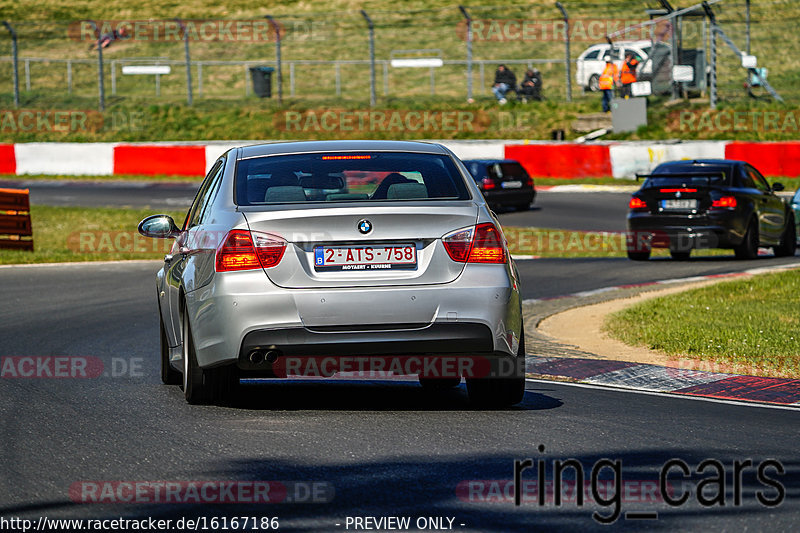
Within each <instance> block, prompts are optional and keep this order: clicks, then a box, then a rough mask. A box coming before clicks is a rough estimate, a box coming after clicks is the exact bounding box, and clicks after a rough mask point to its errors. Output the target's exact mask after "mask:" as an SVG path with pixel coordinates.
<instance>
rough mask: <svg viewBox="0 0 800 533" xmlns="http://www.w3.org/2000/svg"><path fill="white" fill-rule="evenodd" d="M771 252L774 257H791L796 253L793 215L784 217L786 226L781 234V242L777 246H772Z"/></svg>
mask: <svg viewBox="0 0 800 533" xmlns="http://www.w3.org/2000/svg"><path fill="white" fill-rule="evenodd" d="M772 251H773V252H774V253H775V256H776V257H792V256H793V255H794V254H795V252H796V251H797V227H796V225H795V222H794V215H793V214H791V213H790V214H789V215H788V216H787V217H786V226H784V228H783V233H781V242H780V244H778V246H773V247H772Z"/></svg>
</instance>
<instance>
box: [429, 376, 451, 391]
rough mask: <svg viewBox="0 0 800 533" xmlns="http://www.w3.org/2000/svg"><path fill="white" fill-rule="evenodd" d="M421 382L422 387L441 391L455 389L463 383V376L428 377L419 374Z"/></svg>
mask: <svg viewBox="0 0 800 533" xmlns="http://www.w3.org/2000/svg"><path fill="white" fill-rule="evenodd" d="M419 384H420V385H422V388H423V389H425V390H429V391H440V390H449V389H454V388H456V387H458V386H459V385H461V378H460V377H457V378H426V377H423V376H419Z"/></svg>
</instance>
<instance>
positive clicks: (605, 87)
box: [598, 55, 619, 113]
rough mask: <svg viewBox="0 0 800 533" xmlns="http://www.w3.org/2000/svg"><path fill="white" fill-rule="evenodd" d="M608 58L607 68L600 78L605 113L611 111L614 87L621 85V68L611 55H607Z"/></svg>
mask: <svg viewBox="0 0 800 533" xmlns="http://www.w3.org/2000/svg"><path fill="white" fill-rule="evenodd" d="M604 59H605V60H606V68H604V69H603V73H602V74H600V79H599V83H598V86H599V87H600V91H601V92H602V93H603V102H602V104H603V113H608V112H610V111H611V99H612V98H613V96H614V87H616V86H617V85H619V69H618V68H617V66H616V65H615V64H614V62H613V61H611V56H608V55H607V56H605V58H604Z"/></svg>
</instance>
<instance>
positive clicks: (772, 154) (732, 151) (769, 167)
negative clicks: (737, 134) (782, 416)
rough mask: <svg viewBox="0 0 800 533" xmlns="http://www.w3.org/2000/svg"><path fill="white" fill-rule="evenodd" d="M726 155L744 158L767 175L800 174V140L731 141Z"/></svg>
mask: <svg viewBox="0 0 800 533" xmlns="http://www.w3.org/2000/svg"><path fill="white" fill-rule="evenodd" d="M725 157H727V158H728V159H744V160H745V161H747V162H749V163H750V164H752V165H753V166H754V167H756V168H757V169H758V170H759V171H760V172H761V173H762V174H764V175H766V176H800V142H793V141H792V142H740V141H736V142H731V143H728V144H727V145H726V146H725Z"/></svg>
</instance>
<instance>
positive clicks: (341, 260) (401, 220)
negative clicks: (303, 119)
mask: <svg viewBox="0 0 800 533" xmlns="http://www.w3.org/2000/svg"><path fill="white" fill-rule="evenodd" d="M139 232H140V233H141V234H143V235H145V236H148V237H154V238H172V239H175V242H174V244H173V246H172V249H171V251H170V253H169V254H168V255H167V256H166V257H165V258H164V266H163V268H161V269H160V270H159V271H158V274H157V276H156V291H157V294H158V307H159V318H160V331H161V367H162V370H161V374H162V376H161V377H162V380H163V381H164V383H167V384H182V385H183V390H184V394H185V397H186V400H187V401H188V402H189V403H207V402H216V401H224V400H225V399H227V398H228V397H229V396H230V395H231V394H233V393H234V391H235V389H236V388H237V387H239V386H240V380H241V379H242V378H248V377H268V378H269V377H286V376H288V375H308V374H303V373H302V372H301V371H298V369H300V370H302V369H306V370H308V369H309V368H312V369H314V370H319V371H320V373H321V374H322V375H323V376H325V377H330V376H332V375H334V374H335V373H336V372H344V371H348V370H354V369H357V370H376V369H380V370H389V371H391V373H392V374H404V375H406V374H407V375H412V374H417V375H419V381H420V383H421V384H422V385H423V386H424V387H427V388H432V389H442V388H450V387H455V386H458V385H459V384H460V383H461V378H462V377H464V378H466V384H467V392H468V394H469V398H470V401H471V402H473V403H476V404H478V405H482V406H487V407H502V406H508V405H512V404H515V403H518V402H520V401H521V400H522V397H523V395H524V389H525V378H524V362H525V340H524V331H523V326H522V312H521V300H520V289H519V278H518V274H517V271H516V267H515V265H514V262H513V260H512V259H511V257H510V255H509V252H508V248H507V243H506V240H505V237H504V236H503V233H502V229H501V227H500V224H499V223H498V221H497V220H496V219H495V218H494V216H493V215H492V213H491V211H490V210H489V209H488V208H487V206H486V202H485V200H484V199H483V196H482V195H481V192H480V190H478V188H477V186H476V184H475V181H474V180H473V179H472V177H471V176H470V174H469V172H468V171H467V169H466V168H465V167H464V165H463V163H462V162H461V161H459V159H458V158H457V157H456V156H455V155H454V154H453V153H452V152H450V151H449V150H448V149H447V148H445V147H443V146H441V145H438V144H430V143H421V142H400V141H310V142H289V143H272V144H262V145H256V146H245V147H241V148H234V149H232V150H229V151H228V152H226V153H225V154H224V155H222V156H221V157H220V158H219V159H218V160H217V161H216V162H215V163H214V165H213V166H212V168H211V170H210V171H209V173H208V175H207V176H206V177H205V180H204V181H203V183H202V185H201V186H200V189H199V191H198V192H197V195H196V197H195V199H194V202H193V204H192V206H191V208H190V209H189V212H188V214H187V216H186V220H185V221H184V222H183V225H182V227H180V228H178V227H177V226H176V224H175V222H174V221H173V220H172V219H171V218H170V217H168V216H166V215H154V216H151V217H148V218H146V219H144V220H143V221H142V222H141V223H140V224H139ZM454 361H455V362H454ZM309 363H313V364H309Z"/></svg>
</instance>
